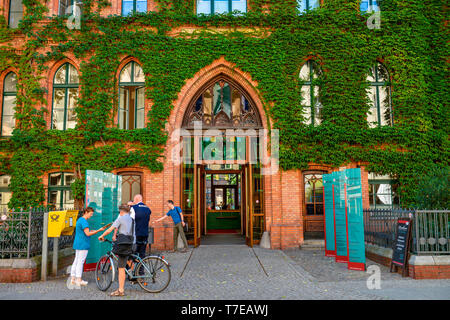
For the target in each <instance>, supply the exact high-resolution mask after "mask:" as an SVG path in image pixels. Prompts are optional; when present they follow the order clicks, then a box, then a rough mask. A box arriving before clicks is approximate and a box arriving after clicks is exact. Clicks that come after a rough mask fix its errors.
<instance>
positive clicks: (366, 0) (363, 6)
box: [359, 0, 380, 12]
mask: <svg viewBox="0 0 450 320" xmlns="http://www.w3.org/2000/svg"><path fill="white" fill-rule="evenodd" d="M378 2H379V1H378V0H361V3H360V6H359V10H360V11H361V12H378V11H380V6H379V4H378Z"/></svg>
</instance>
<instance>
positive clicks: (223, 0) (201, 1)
mask: <svg viewBox="0 0 450 320" xmlns="http://www.w3.org/2000/svg"><path fill="white" fill-rule="evenodd" d="M236 10H237V11H240V12H247V0H197V14H200V13H203V14H211V13H212V14H214V13H227V12H232V11H236Z"/></svg>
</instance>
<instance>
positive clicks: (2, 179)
mask: <svg viewBox="0 0 450 320" xmlns="http://www.w3.org/2000/svg"><path fill="white" fill-rule="evenodd" d="M10 182H11V177H10V176H8V175H0V212H2V211H6V210H8V202H9V200H10V199H11V196H12V192H11V190H10V189H9V183H10Z"/></svg>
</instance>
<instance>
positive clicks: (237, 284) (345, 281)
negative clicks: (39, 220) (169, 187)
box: [0, 245, 450, 300]
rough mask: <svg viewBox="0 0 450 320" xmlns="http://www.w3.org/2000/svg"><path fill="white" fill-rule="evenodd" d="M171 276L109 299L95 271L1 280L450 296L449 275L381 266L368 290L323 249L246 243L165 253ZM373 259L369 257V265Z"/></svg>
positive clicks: (200, 293) (284, 295) (63, 290)
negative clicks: (76, 276) (75, 276)
mask: <svg viewBox="0 0 450 320" xmlns="http://www.w3.org/2000/svg"><path fill="white" fill-rule="evenodd" d="M165 256H166V260H168V261H169V262H170V263H171V271H172V281H171V283H170V285H169V287H168V288H167V289H166V290H165V291H163V292H162V293H159V294H150V293H146V292H144V291H143V290H142V289H141V288H140V287H139V286H138V285H137V284H136V285H132V284H130V283H128V282H127V284H126V287H125V290H126V293H127V295H126V296H125V297H121V298H111V297H109V293H110V292H111V291H112V290H114V289H116V288H117V282H115V283H114V284H113V285H112V286H111V288H110V289H109V290H108V292H106V293H105V292H101V291H99V290H98V289H97V287H96V285H95V280H94V273H93V272H87V273H85V274H84V276H83V277H84V279H85V280H87V281H89V284H88V286H87V287H82V288H81V289H80V290H76V289H74V290H69V289H68V288H67V286H66V280H67V277H60V278H57V279H51V280H49V281H47V282H35V283H31V284H0V300H6V299H33V300H38V299H58V300H61V299H89V300H92V299H133V300H135V299H151V300H160V299H162V300H179V299H182V300H204V299H208V300H210V299H213V300H221V299H230V300H248V299H256V300H259V299H264V300H272V299H279V300H282V299H289V300H293V299H314V300H316V299H326V300H330V299H364V300H367V299H369V300H373V299H450V280H420V281H418V280H412V279H411V278H402V277H401V275H398V274H391V273H389V270H388V269H387V268H386V267H383V266H381V267H380V269H381V281H382V282H381V289H380V290H369V289H367V285H366V281H367V278H368V277H369V274H367V273H365V272H360V271H350V270H347V269H346V266H345V265H344V264H338V263H335V262H334V261H333V259H331V258H327V257H324V255H323V252H322V251H307V250H289V251H285V252H283V251H279V250H265V249H261V248H257V247H256V248H253V249H252V248H249V247H247V246H245V245H220V246H217V245H216V246H200V247H199V248H196V249H190V250H189V252H187V253H165ZM371 264H374V263H373V262H371V261H368V265H371Z"/></svg>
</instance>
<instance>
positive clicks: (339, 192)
mask: <svg viewBox="0 0 450 320" xmlns="http://www.w3.org/2000/svg"><path fill="white" fill-rule="evenodd" d="M334 174H335V176H334V178H333V183H334V207H335V219H336V255H337V256H344V257H346V256H347V222H346V217H345V173H344V172H335V173H334Z"/></svg>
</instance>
